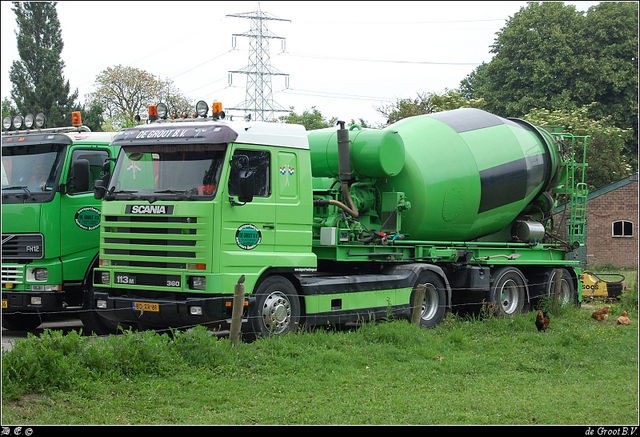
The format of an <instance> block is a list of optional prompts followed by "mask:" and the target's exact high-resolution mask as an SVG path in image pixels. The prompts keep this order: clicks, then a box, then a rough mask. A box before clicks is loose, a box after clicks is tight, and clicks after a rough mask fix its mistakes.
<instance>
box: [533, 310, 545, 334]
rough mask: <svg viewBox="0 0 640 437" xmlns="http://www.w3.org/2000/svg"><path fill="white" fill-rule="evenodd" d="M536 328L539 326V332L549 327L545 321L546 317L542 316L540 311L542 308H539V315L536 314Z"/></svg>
mask: <svg viewBox="0 0 640 437" xmlns="http://www.w3.org/2000/svg"><path fill="white" fill-rule="evenodd" d="M536 328H538V332H540V331H545V330H546V329H547V327H546V326H545V323H544V319H543V318H542V312H540V310H538V315H537V316H536Z"/></svg>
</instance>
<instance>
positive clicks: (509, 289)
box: [500, 279, 520, 314]
mask: <svg viewBox="0 0 640 437" xmlns="http://www.w3.org/2000/svg"><path fill="white" fill-rule="evenodd" d="M500 291H501V293H500V304H501V305H502V310H503V311H504V312H505V313H507V314H512V313H514V312H516V310H517V309H518V304H519V303H520V302H519V299H520V296H519V295H520V290H519V289H518V283H517V282H516V281H514V280H513V279H508V280H507V281H505V283H504V284H503V285H502V289H501V290H500Z"/></svg>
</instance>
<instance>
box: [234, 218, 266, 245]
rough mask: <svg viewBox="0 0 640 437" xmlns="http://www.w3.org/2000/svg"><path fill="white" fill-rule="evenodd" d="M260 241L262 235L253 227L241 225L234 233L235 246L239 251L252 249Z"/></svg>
mask: <svg viewBox="0 0 640 437" xmlns="http://www.w3.org/2000/svg"><path fill="white" fill-rule="evenodd" d="M260 241H262V234H261V233H260V229H258V228H256V227H255V226H254V225H249V224H247V225H242V226H240V227H239V228H238V230H237V231H236V244H237V245H238V247H239V248H241V249H244V250H251V249H254V248H255V247H256V246H257V245H258V244H260Z"/></svg>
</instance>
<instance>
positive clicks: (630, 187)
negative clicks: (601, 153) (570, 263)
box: [554, 173, 638, 267]
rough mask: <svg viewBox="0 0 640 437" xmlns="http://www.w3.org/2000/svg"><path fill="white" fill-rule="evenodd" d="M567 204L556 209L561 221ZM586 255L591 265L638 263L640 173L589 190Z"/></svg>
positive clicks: (617, 265) (555, 215)
mask: <svg viewBox="0 0 640 437" xmlns="http://www.w3.org/2000/svg"><path fill="white" fill-rule="evenodd" d="M562 209H563V207H559V208H557V209H556V210H555V211H554V222H556V223H558V220H561V217H562V213H561V212H560V211H562ZM585 233H586V246H587V247H586V256H587V264H588V265H591V266H601V265H605V264H608V265H612V266H614V267H633V266H635V267H637V266H638V174H637V173H636V174H634V175H631V176H629V177H627V178H625V179H622V180H620V181H618V182H614V183H612V184H609V185H607V186H605V187H602V188H600V189H598V190H595V191H593V192H592V193H589V194H588V196H587V217H586V230H585Z"/></svg>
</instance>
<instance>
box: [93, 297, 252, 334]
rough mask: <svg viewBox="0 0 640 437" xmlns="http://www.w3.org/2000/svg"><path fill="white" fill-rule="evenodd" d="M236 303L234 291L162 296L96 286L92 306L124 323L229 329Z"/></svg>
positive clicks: (152, 327) (147, 326) (106, 317)
mask: <svg viewBox="0 0 640 437" xmlns="http://www.w3.org/2000/svg"><path fill="white" fill-rule="evenodd" d="M127 291H128V292H130V291H131V290H127ZM232 303H233V295H209V294H208V295H204V296H203V295H194V294H190V295H185V296H183V295H178V296H171V297H170V298H163V299H159V298H157V297H154V298H148V297H146V296H143V295H141V296H131V295H129V294H128V295H126V296H125V295H123V296H119V295H117V292H116V293H114V292H113V290H108V289H103V288H94V289H93V293H92V302H91V307H92V309H95V310H96V311H97V313H98V314H99V315H100V316H102V317H104V318H105V319H108V320H111V321H113V322H117V323H120V324H137V325H142V326H144V327H145V328H151V329H169V328H176V329H179V328H186V327H191V326H195V325H205V326H207V327H208V328H210V329H226V328H228V327H229V325H230V323H231V313H232ZM198 308H199V310H197V309H198ZM245 308H246V302H245ZM194 310H196V311H195V312H196V313H197V315H195V314H194ZM245 317H246V316H245Z"/></svg>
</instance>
